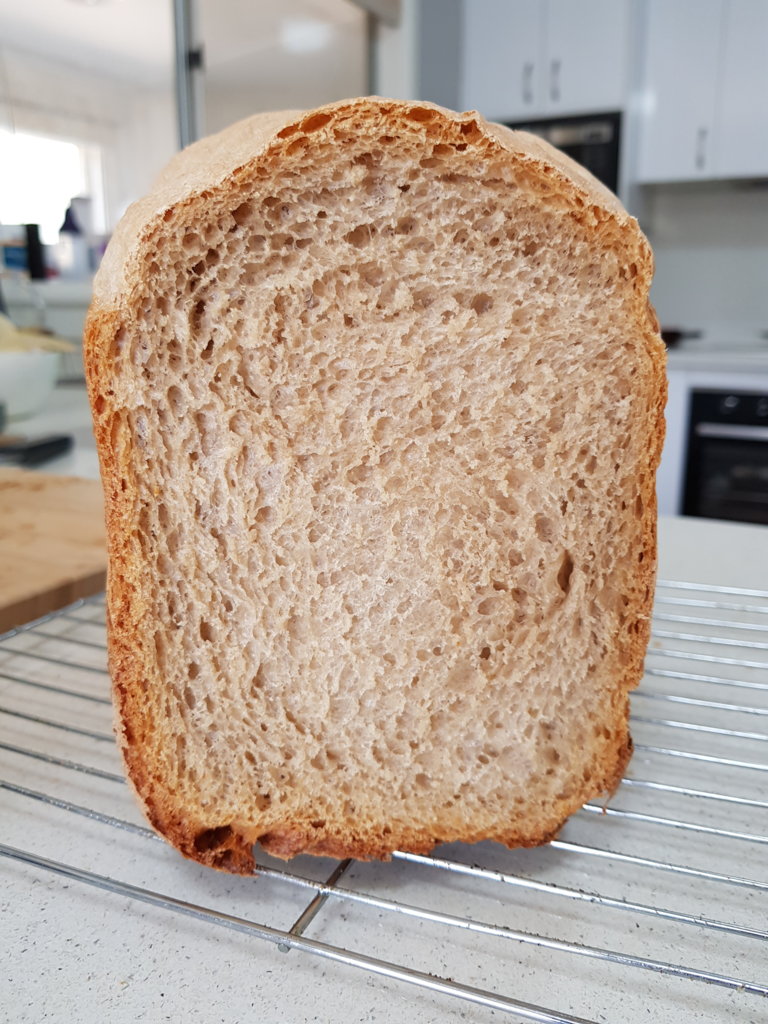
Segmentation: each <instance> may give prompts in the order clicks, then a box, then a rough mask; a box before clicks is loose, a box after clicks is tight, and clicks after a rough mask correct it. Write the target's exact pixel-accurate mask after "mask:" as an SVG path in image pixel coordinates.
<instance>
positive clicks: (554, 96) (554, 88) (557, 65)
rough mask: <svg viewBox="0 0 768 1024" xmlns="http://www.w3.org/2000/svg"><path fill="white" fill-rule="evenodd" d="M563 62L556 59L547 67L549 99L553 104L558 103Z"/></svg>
mask: <svg viewBox="0 0 768 1024" xmlns="http://www.w3.org/2000/svg"><path fill="white" fill-rule="evenodd" d="M562 66H563V62H562V61H561V60H558V59H557V58H556V59H555V60H553V61H552V62H551V63H550V65H549V98H550V99H551V100H552V102H553V103H559V102H560V71H561V70H562Z"/></svg>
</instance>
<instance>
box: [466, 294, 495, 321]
mask: <svg viewBox="0 0 768 1024" xmlns="http://www.w3.org/2000/svg"><path fill="white" fill-rule="evenodd" d="M470 305H471V306H472V309H474V311H475V312H476V313H477V314H478V316H479V315H480V314H482V313H487V312H488V310H489V309H490V308H491V307H492V306H493V299H492V298H491V297H490V295H486V294H485V292H481V293H480V294H479V295H475V297H474V298H473V299H472V302H471V303H470Z"/></svg>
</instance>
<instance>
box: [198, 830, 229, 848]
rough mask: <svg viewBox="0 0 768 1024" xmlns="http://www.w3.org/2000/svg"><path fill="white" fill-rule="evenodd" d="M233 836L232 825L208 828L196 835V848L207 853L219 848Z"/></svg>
mask: <svg viewBox="0 0 768 1024" xmlns="http://www.w3.org/2000/svg"><path fill="white" fill-rule="evenodd" d="M231 836H232V826H231V825H220V826H219V827H218V828H207V829H206V830H205V831H204V832H199V833H198V834H197V835H196V836H195V844H194V845H195V849H196V850H197V852H198V853H207V852H208V851H209V850H218V849H219V848H220V847H222V846H223V845H224V844H225V843H226V842H227V841H228V840H229V839H230V838H231Z"/></svg>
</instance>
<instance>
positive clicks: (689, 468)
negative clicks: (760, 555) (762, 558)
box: [683, 392, 768, 524]
mask: <svg viewBox="0 0 768 1024" xmlns="http://www.w3.org/2000/svg"><path fill="white" fill-rule="evenodd" d="M756 420H757V422H755V421H756ZM760 420H763V423H765V425H763V423H761V422H760ZM740 421H742V422H740ZM743 421H746V422H743ZM683 514H684V515H688V516H704V517H706V518H708V519H733V520H737V521H739V522H742V523H765V524H768V397H766V396H764V395H746V394H723V393H720V394H716V393H712V392H694V394H693V396H692V404H691V420H690V426H689V434H688V458H687V465H686V479H685V492H684V499H683Z"/></svg>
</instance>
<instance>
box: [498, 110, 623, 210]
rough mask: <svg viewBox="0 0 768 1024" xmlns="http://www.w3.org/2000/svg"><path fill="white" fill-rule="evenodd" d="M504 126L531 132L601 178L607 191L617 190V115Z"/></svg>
mask: <svg viewBox="0 0 768 1024" xmlns="http://www.w3.org/2000/svg"><path fill="white" fill-rule="evenodd" d="M506 125H507V127H508V128H514V129H516V130H521V131H526V132H531V133H532V134H533V135H538V136H540V137H541V138H542V139H546V141H547V142H549V143H551V144H552V145H553V146H555V147H556V148H557V149H560V150H562V151H563V152H564V153H566V154H567V155H568V156H570V157H572V158H573V159H574V160H575V161H576V162H577V163H579V164H581V165H582V167H586V169H587V170H588V171H589V172H590V173H591V174H593V175H594V176H595V177H596V178H597V179H598V181H602V183H603V184H604V185H606V186H607V187H608V188H609V189H610V190H611V192H618V190H619V154H620V147H621V114H620V113H607V114H586V115H583V114H582V115H579V116H578V117H557V118H549V119H546V120H537V121H514V122H512V121H507V122H506Z"/></svg>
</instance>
